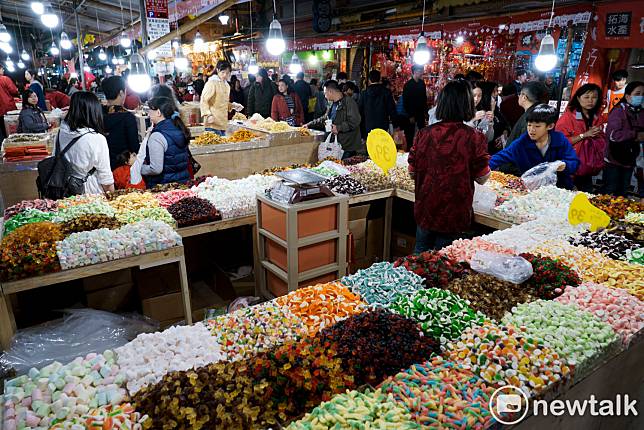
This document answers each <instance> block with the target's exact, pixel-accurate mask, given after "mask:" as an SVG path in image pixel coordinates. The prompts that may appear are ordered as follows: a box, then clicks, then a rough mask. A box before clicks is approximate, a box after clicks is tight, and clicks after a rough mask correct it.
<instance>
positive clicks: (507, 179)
mask: <svg viewBox="0 0 644 430" xmlns="http://www.w3.org/2000/svg"><path fill="white" fill-rule="evenodd" d="M488 182H492V183H496V184H499V185H500V186H502V187H504V188H507V189H509V190H512V191H518V192H520V193H525V194H527V193H528V189H527V188H526V186H525V184H524V183H523V181H522V180H521V178H519V177H518V176H514V175H509V174H507V173H503V172H499V171H496V170H493V171H492V173H490V180H489V181H488ZM488 182H486V185H487V183H488Z"/></svg>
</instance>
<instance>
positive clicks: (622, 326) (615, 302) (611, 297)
mask: <svg viewBox="0 0 644 430" xmlns="http://www.w3.org/2000/svg"><path fill="white" fill-rule="evenodd" d="M556 301H558V302H560V303H564V304H570V305H576V306H577V307H579V308H580V309H582V310H584V311H587V312H590V313H592V314H593V315H595V316H596V317H597V318H599V319H600V320H602V321H604V322H606V323H608V324H610V325H611V327H613V330H615V332H616V333H617V334H618V335H619V336H620V337H621V339H622V344H623V345H624V346H625V347H626V346H628V344H629V342H630V341H631V339H632V337H633V335H635V334H636V333H638V332H639V331H640V330H642V329H643V328H644V303H642V302H641V301H640V300H638V299H636V298H635V297H633V296H632V295H630V294H628V293H627V292H626V291H624V290H620V289H617V288H607V287H605V286H604V285H601V284H593V283H588V284H582V285H580V286H579V287H578V288H570V289H568V290H566V292H565V293H564V294H563V295H561V296H560V297H557V299H556Z"/></svg>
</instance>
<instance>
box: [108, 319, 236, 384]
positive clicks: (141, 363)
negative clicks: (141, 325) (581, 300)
mask: <svg viewBox="0 0 644 430" xmlns="http://www.w3.org/2000/svg"><path fill="white" fill-rule="evenodd" d="M115 352H116V355H117V357H118V364H119V366H120V368H121V372H122V373H123V374H125V376H126V377H127V389H128V390H129V392H130V394H135V393H136V392H137V391H139V390H140V389H141V388H143V387H145V386H147V385H150V384H156V383H157V382H159V381H160V380H161V378H162V377H163V375H165V374H166V373H169V372H171V371H174V370H188V369H192V368H195V367H201V366H205V365H206V364H210V363H214V362H216V361H220V360H223V359H225V358H226V356H225V355H224V354H223V353H222V351H221V349H220V347H219V344H217V343H216V342H214V341H213V339H212V336H211V334H210V330H208V329H207V328H206V327H205V326H204V325H203V324H202V323H197V324H195V325H193V326H173V327H170V328H168V329H167V330H165V331H163V332H157V333H142V334H140V335H138V336H137V337H136V339H134V340H133V341H132V342H129V343H127V344H125V345H123V346H121V347H119V348H117V349H116V350H115Z"/></svg>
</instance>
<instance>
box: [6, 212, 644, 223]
mask: <svg viewBox="0 0 644 430" xmlns="http://www.w3.org/2000/svg"><path fill="white" fill-rule="evenodd" d="M5 216H6V215H5ZM624 221H626V222H628V223H631V224H640V225H644V212H629V213H627V214H626V216H625V217H624Z"/></svg>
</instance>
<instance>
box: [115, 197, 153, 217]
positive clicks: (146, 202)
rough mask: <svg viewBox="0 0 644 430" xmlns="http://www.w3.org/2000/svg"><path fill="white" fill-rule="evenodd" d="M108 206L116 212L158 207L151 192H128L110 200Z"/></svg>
mask: <svg viewBox="0 0 644 430" xmlns="http://www.w3.org/2000/svg"><path fill="white" fill-rule="evenodd" d="M110 206H112V207H113V208H114V210H115V211H117V212H128V211H135V210H138V209H146V208H157V207H159V201H158V200H157V199H156V198H155V197H154V194H152V193H129V194H124V195H122V196H118V197H117V198H115V199H114V200H111V201H110Z"/></svg>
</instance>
